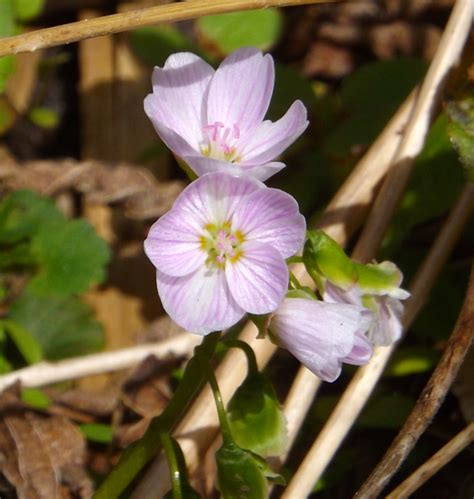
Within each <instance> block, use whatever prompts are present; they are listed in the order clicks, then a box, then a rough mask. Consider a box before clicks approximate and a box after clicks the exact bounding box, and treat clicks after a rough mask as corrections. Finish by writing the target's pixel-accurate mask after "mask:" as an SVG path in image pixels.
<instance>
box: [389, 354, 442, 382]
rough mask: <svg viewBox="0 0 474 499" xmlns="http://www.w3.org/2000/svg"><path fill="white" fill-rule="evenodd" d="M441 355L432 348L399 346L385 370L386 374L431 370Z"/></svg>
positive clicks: (410, 373) (416, 372) (407, 373)
mask: <svg viewBox="0 0 474 499" xmlns="http://www.w3.org/2000/svg"><path fill="white" fill-rule="evenodd" d="M439 357H440V355H439V353H438V352H435V351H434V350H433V349H432V348H422V347H417V348H410V347H404V348H399V349H398V350H397V351H396V352H395V353H394V355H393V357H392V359H391V360H390V363H389V365H388V367H387V369H386V370H385V373H384V374H385V375H386V376H397V377H398V376H410V375H412V374H419V373H424V372H427V371H430V370H431V369H433V368H434V366H435V365H436V362H437V361H438V359H439Z"/></svg>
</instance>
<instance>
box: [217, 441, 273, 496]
mask: <svg viewBox="0 0 474 499" xmlns="http://www.w3.org/2000/svg"><path fill="white" fill-rule="evenodd" d="M216 463H217V480H218V490H219V491H220V492H221V494H222V497H223V498H224V499H241V498H242V497H245V498H246V499H264V498H266V497H267V493H268V484H267V479H266V478H267V477H269V478H271V479H273V480H275V481H276V482H277V483H282V477H281V476H280V475H278V474H276V473H274V472H273V471H272V470H271V469H270V468H269V467H268V464H267V463H266V461H265V460H264V459H262V458H261V457H260V456H258V455H257V454H254V453H252V452H250V451H248V450H245V449H241V448H240V447H238V446H237V445H235V444H234V443H233V442H225V443H224V444H223V445H222V447H221V448H220V449H219V450H218V451H217V452H216Z"/></svg>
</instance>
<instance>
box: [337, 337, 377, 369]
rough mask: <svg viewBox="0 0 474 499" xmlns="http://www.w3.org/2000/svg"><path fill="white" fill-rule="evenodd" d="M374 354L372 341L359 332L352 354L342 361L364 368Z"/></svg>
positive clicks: (355, 338)
mask: <svg viewBox="0 0 474 499" xmlns="http://www.w3.org/2000/svg"><path fill="white" fill-rule="evenodd" d="M372 353H373V349H372V345H371V343H370V341H369V340H368V339H367V338H366V336H365V334H364V333H363V332H360V331H358V332H357V333H356V334H355V335H354V345H353V347H352V350H351V352H350V353H349V355H346V356H345V357H344V358H343V359H342V362H345V363H346V364H353V365H355V366H362V365H364V364H367V362H369V360H370V358H371V357H372Z"/></svg>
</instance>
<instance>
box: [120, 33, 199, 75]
mask: <svg viewBox="0 0 474 499" xmlns="http://www.w3.org/2000/svg"><path fill="white" fill-rule="evenodd" d="M130 44H131V46H132V49H133V50H134V51H135V53H136V54H137V55H138V56H139V57H140V58H141V59H142V60H143V61H144V62H145V63H146V64H149V65H150V66H163V64H164V62H165V61H166V59H167V58H168V57H169V56H170V55H171V54H174V53H176V52H194V53H195V52H196V47H195V45H193V44H192V43H191V42H190V41H189V40H188V39H187V38H186V36H185V35H184V34H183V33H181V31H179V30H178V29H177V28H176V27H175V26H174V25H172V24H170V25H161V26H151V27H146V28H139V29H136V30H133V31H132V32H131V34H130Z"/></svg>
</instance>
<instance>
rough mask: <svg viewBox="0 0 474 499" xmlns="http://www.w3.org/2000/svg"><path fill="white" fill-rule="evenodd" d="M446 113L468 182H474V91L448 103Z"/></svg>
mask: <svg viewBox="0 0 474 499" xmlns="http://www.w3.org/2000/svg"><path fill="white" fill-rule="evenodd" d="M472 87H474V85H472ZM446 112H447V114H448V116H449V120H450V124H449V127H448V134H449V138H450V139H451V143H452V145H453V147H454V149H455V150H456V152H457V153H458V154H459V159H460V160H461V162H462V164H463V165H464V168H465V169H466V175H467V178H468V180H469V181H470V182H474V89H473V88H471V91H470V92H469V93H468V94H467V95H464V96H463V97H462V98H460V99H459V100H456V101H451V102H448V104H447V106H446Z"/></svg>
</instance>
